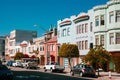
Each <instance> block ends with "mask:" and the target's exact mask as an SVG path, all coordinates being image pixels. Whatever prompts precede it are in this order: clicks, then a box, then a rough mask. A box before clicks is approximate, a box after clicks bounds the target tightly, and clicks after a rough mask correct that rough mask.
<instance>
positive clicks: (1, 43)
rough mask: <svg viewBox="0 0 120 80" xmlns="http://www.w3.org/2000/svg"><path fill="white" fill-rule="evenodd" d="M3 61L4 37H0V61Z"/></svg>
mask: <svg viewBox="0 0 120 80" xmlns="http://www.w3.org/2000/svg"><path fill="white" fill-rule="evenodd" d="M4 59H5V36H0V60H1V61H2V60H4Z"/></svg>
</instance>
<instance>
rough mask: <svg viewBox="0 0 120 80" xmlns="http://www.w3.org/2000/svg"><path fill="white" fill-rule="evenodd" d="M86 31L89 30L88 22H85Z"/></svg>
mask: <svg viewBox="0 0 120 80" xmlns="http://www.w3.org/2000/svg"><path fill="white" fill-rule="evenodd" d="M85 32H88V24H87V23H86V24H85Z"/></svg>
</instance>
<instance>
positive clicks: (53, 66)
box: [44, 63, 65, 72]
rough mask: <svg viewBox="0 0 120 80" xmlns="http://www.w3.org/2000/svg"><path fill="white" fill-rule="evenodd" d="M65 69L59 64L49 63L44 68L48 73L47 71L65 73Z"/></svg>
mask: <svg viewBox="0 0 120 80" xmlns="http://www.w3.org/2000/svg"><path fill="white" fill-rule="evenodd" d="M64 69H65V67H64V66H61V65H59V64H58V63H48V64H46V65H45V66H44V71H45V72H46V71H47V70H50V71H51V72H53V71H59V72H63V71H64Z"/></svg>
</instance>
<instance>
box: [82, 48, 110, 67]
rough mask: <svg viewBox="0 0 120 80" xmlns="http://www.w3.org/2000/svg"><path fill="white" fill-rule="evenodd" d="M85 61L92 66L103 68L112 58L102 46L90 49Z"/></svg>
mask: <svg viewBox="0 0 120 80" xmlns="http://www.w3.org/2000/svg"><path fill="white" fill-rule="evenodd" d="M83 60H84V61H85V62H89V63H90V64H95V65H97V67H103V66H104V64H106V63H108V62H109V61H110V60H111V56H110V54H109V52H108V51H106V50H105V49H103V47H102V46H96V47H95V48H93V49H90V51H89V52H88V54H87V55H86V56H85V57H84V59H83Z"/></svg>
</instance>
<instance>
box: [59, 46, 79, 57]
mask: <svg viewBox="0 0 120 80" xmlns="http://www.w3.org/2000/svg"><path fill="white" fill-rule="evenodd" d="M59 56H60V57H66V58H72V57H79V50H78V47H77V45H75V44H63V45H62V46H61V48H60V51H59Z"/></svg>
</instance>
